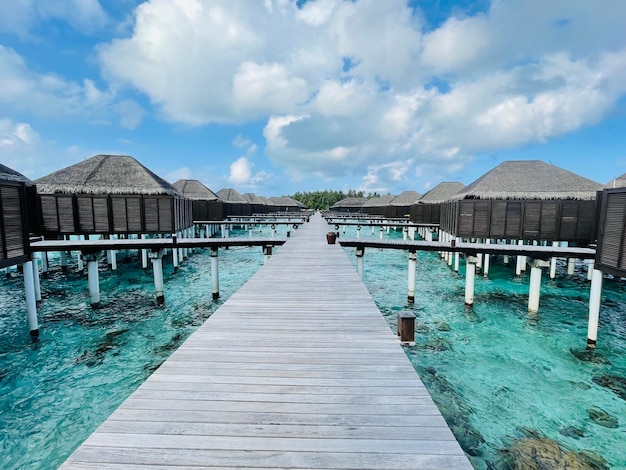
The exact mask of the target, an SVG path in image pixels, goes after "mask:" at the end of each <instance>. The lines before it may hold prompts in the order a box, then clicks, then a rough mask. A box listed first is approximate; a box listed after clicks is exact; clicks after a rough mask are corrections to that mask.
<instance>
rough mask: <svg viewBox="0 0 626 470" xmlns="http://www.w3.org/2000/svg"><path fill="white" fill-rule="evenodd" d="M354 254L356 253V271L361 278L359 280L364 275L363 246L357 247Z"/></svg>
mask: <svg viewBox="0 0 626 470" xmlns="http://www.w3.org/2000/svg"><path fill="white" fill-rule="evenodd" d="M355 254H356V272H357V274H358V275H359V277H360V278H361V280H363V277H364V271H363V255H364V254H365V248H363V247H357V249H356V251H355Z"/></svg>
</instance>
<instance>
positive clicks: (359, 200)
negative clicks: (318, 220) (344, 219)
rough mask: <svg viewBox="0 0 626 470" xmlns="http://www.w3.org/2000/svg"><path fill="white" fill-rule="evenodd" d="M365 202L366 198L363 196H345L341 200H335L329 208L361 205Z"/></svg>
mask: <svg viewBox="0 0 626 470" xmlns="http://www.w3.org/2000/svg"><path fill="white" fill-rule="evenodd" d="M366 202H367V199H365V198H364V197H347V198H345V199H342V200H341V201H337V202H336V203H334V204H333V205H332V207H331V209H336V208H339V207H363V204H365V203H366Z"/></svg>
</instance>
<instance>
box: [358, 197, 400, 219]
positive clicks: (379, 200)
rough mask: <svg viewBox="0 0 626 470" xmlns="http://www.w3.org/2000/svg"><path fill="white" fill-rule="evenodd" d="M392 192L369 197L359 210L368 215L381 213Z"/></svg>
mask: <svg viewBox="0 0 626 470" xmlns="http://www.w3.org/2000/svg"><path fill="white" fill-rule="evenodd" d="M394 197H395V196H394V195H393V194H387V195H385V196H380V197H372V198H369V199H368V200H367V201H366V202H365V203H364V204H363V206H362V207H361V211H362V212H365V213H367V214H369V215H383V213H384V211H385V207H387V206H388V205H389V203H390V202H391V201H392V200H393V198H394Z"/></svg>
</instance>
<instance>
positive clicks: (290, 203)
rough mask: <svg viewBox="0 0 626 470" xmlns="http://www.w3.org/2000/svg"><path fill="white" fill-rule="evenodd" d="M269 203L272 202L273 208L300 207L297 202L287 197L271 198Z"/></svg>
mask: <svg viewBox="0 0 626 470" xmlns="http://www.w3.org/2000/svg"><path fill="white" fill-rule="evenodd" d="M270 201H272V202H273V203H274V205H275V206H280V207H301V206H300V203H299V202H298V201H296V200H295V199H292V198H290V197H287V196H282V197H271V198H270Z"/></svg>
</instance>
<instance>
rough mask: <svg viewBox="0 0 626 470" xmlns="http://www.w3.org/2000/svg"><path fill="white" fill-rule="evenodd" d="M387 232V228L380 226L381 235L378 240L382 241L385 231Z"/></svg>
mask: <svg viewBox="0 0 626 470" xmlns="http://www.w3.org/2000/svg"><path fill="white" fill-rule="evenodd" d="M384 230H385V228H384V227H383V226H382V225H381V226H380V235H379V237H378V238H380V239H381V240H382V239H383V231H384Z"/></svg>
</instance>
